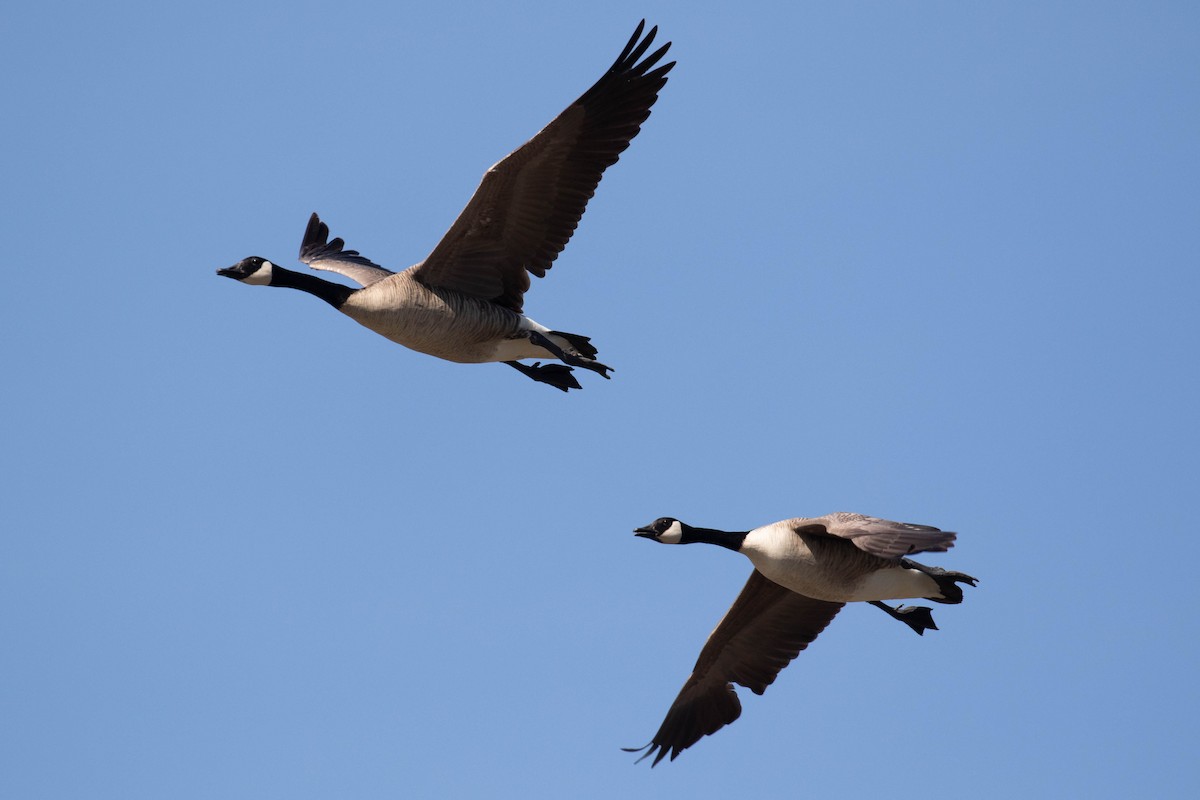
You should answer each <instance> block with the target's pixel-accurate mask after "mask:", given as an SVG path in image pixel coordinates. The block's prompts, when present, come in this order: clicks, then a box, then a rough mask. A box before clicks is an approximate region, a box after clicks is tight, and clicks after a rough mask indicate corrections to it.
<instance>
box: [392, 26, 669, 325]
mask: <svg viewBox="0 0 1200 800" xmlns="http://www.w3.org/2000/svg"><path fill="white" fill-rule="evenodd" d="M645 24H646V23H645V20H643V21H642V22H641V23H639V24H638V27H637V30H636V31H634V33H633V36H632V37H631V38H630V39H629V43H628V44H626V45H625V49H624V50H622V51H621V55H620V56H619V57H618V58H617V60H616V62H614V63H613V65H612V67H610V68H609V70H608V71H607V72H606V73H604V75H603V76H602V77H601V78H600V80H598V81H596V83H595V85H593V86H592V88H590V89H588V90H587V91H586V92H584V93H583V95H582V96H581V97H580V98H579V99H578V100H576V101H575V102H574V103H572V104H571V105H570V106H568V107H567V108H566V110H565V111H563V112H562V113H561V114H559V115H558V117H556V118H555V119H554V121H553V122H551V123H550V124H549V125H547V126H546V127H545V128H543V129H542V130H541V131H540V132H539V133H538V134H537V135H536V136H534V137H533V138H532V139H530V140H529V141H528V142H526V143H525V144H523V145H522V146H521V147H519V148H518V149H517V150H515V151H514V152H513V153H511V154H510V155H508V156H507V157H505V158H504V159H502V160H501V161H499V162H498V163H497V164H496V165H495V166H493V167H492V168H491V169H489V170H488V171H487V172H486V173H485V174H484V176H483V181H482V182H481V183H480V184H479V188H478V189H476V190H475V195H474V196H473V197H472V198H471V201H470V202H469V203H467V207H466V208H464V209H463V211H462V213H461V214H459V216H458V219H457V220H455V221H454V224H453V225H452V226H451V227H450V230H449V231H448V232H447V233H446V235H445V236H444V237H442V240H441V241H440V242H439V243H438V245H437V246H436V247H435V248H434V249H433V252H432V253H430V254H429V257H428V258H426V259H425V260H424V261H423V262H421V263H420V264H418V265H416V266H415V267H413V268H412V270H413V277H414V278H416V279H417V280H419V281H421V282H422V283H424V284H426V285H428V286H436V287H442V288H446V289H453V290H455V291H459V292H463V293H465V294H469V295H473V296H475V297H478V298H481V299H484V300H489V301H491V302H494V303H498V304H499V305H502V306H505V307H507V308H510V309H512V310H513V311H516V312H518V313H519V312H520V311H521V310H522V304H523V296H524V294H525V290H526V289H528V288H529V274H528V273H530V272H532V273H533V274H534V275H537V276H538V277H539V278H542V277H545V275H546V270H548V269H550V266H551V264H552V263H553V262H554V259H555V258H557V257H558V254H559V253H560V252H562V249H563V248H564V247H566V244H567V241H568V240H569V239H570V238H571V235H572V234H573V233H574V232H575V226H576V225H578V224H579V219H580V217H581V216H583V212H584V209H585V208H586V207H587V203H588V200H590V199H591V197H592V195H593V194H594V193H595V191H596V186H597V184H599V183H600V177H601V175H602V174H603V173H604V170H605V168H606V167H608V166H610V165H611V164H613V163H615V162H616V160H617V158H618V157H619V156H620V154H621V152H622V151H623V150H624V149H625V148H626V147H628V146H629V142H630V141H631V140H632V139H633V137H634V136H636V135H637V133H638V131H639V130H640V129H641V124H642V122H644V121H645V119H646V118H647V117H648V116H650V107H651V106H652V105H654V101H655V100H657V99H658V92H659V90H660V89H661V88H662V87H663V85H664V84H665V83H666V82H667V77H666V75H667V72H669V71H670V69H671V67H673V66H674V65H675V62H673V61H672V62H670V63H668V64H664V65H662V66H661V67H658V68H656V69H652V67H654V65H655V64H657V63H658V61H659V60H660V59H662V57H663V54H665V53H666V52H667V48H669V47H670V46H671V45H670V42H668V43H667V44H665V45H663V46H662V47H660V48H658V49H657V50H655V51H654V52H653V53H651V54H650V55H649V56H646V57H645V58H642V56H643V55H644V54H645V52H646V50H647V49H648V48H649V47H650V43H651V42H653V41H654V36H655V33H656V32H657V31H658V28H656V27H655V28H651V29H650V32H649V33H648V34H646V36H645V38H642V29H643V28H644V27H645ZM639 59H641V60H640V61H639Z"/></svg>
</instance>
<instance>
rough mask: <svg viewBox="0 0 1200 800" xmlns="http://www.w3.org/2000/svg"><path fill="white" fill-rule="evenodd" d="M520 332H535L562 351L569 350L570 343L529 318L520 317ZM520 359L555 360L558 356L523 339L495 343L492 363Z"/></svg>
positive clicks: (502, 340)
mask: <svg viewBox="0 0 1200 800" xmlns="http://www.w3.org/2000/svg"><path fill="white" fill-rule="evenodd" d="M521 330H523V331H537V332H538V333H541V334H544V335H545V336H546V338H548V339H550V341H552V342H554V343H555V344H557V345H558V346H559V347H561V348H563V349H564V350H569V349H570V348H571V344H570V342H568V341H567V340H565V339H563V338H562V337H561V336H553V335H551V333H550V329H549V328H547V327H546V326H545V325H542V324H540V323H538V322H536V321H534V320H532V319H530V318H529V317H525V316H522V317H521ZM522 358H541V359H557V358H558V356H556V355H554V354H553V353H551V352H550V351H549V350H547V349H545V348H544V347H538V346H537V345H535V344H534V343H533V342H531V341H529V340H528V339H526V338H525V337H523V336H522V337H520V338H518V339H501V340H499V341H498V342H496V346H495V350H494V352H493V353H492V358H491V360H492V361H517V360H520V359H522Z"/></svg>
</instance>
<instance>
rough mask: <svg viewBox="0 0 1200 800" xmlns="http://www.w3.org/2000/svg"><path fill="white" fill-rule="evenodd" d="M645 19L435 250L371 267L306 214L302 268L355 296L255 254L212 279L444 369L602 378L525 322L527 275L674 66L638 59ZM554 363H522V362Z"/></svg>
mask: <svg viewBox="0 0 1200 800" xmlns="http://www.w3.org/2000/svg"><path fill="white" fill-rule="evenodd" d="M644 28H645V22H644V21H643V22H642V23H640V24H639V25H638V27H637V30H635V31H634V33H633V36H632V37H630V39H629V42H628V43H627V44H626V46H625V48H624V50H622V51H621V54H620V55H619V56H618V57H617V60H616V61H615V62H614V63H613V65H612V67H610V68H609V70H608V71H607V72H605V74H604V75H603V76H601V78H600V79H599V80H598V81H597V82H596V83H595V84H594V85H593V86H592V87H591V88H590V89H588V90H587V91H586V92H584V93H583V95H581V96H580V97H579V99H577V100H576V101H575V102H574V103H572V104H571V105H570V106H568V107H567V108H566V109H565V110H564V111H563V112H562V113H561V114H559V115H558V116H557V117H556V118H555V119H554V120H552V121H551V122H550V124H549V125H547V126H546V127H545V128H543V129H542V130H541V131H540V132H539V133H538V134H537V135H536V136H534V137H533V138H532V139H530V140H529V141H528V142H526V143H525V144H524V145H522V146H521V147H520V148H518V149H517V150H515V151H513V152H512V153H511V154H509V155H508V156H506V157H505V158H503V159H501V160H500V161H499V162H497V163H496V164H495V165H494V166H492V167H491V168H490V169H489V170H488V171H487V172H486V173H485V174H484V176H483V180H482V182H481V183H480V185H479V188H478V189H477V190H476V191H475V194H474V196H473V197H472V198H471V200H470V202H468V203H467V206H466V208H464V209H463V211H462V213H461V214H459V217H458V219H457V220H455V222H454V224H453V225H452V226H451V227H450V230H449V231H448V232H447V233H446V235H445V236H444V237H442V240H441V241H440V242H439V243H438V244H437V246H436V247H435V248H434V249H433V251H432V252H431V253H430V254H429V256H427V257H426V258H425V260H423V261H421V262H420V263H418V264H415V265H413V266H412V267H409V268H408V269H406V270H404V271H402V272H393V271H392V270H389V269H386V268H384V267H381V266H380V265H378V264H376V263H375V262H373V261H371V260H370V259H368V258H366V257H364V256H362V255H361V254H360V253H358V252H357V251H355V250H347V249H345V243H344V242H343V241H342V240H341V239H340V238H338V239H333V240H332V241H330V239H329V228H328V226H327V225H326V224H325V223H324V222H322V221H321V220H320V218H319V217H318V216H317V215H316V214H313V215H312V217H311V218H310V219H309V223H308V228H307V229H306V230H305V234H304V239H303V240H302V242H301V245H300V261H301V262H303V263H305V264H307V265H308V266H310V267H312V268H313V269H319V270H331V271H334V272H338V273H340V274H342V275H344V276H346V277H348V278H350V279H351V280H353V281H355V282H357V283H359V284H360V285H361V287H362V288H359V289H355V288H352V287H349V286H345V285H343V284H340V283H334V282H332V281H327V280H323V279H321V278H318V277H316V276H315V275H311V274H308V273H298V272H294V271H292V270H288V269H285V268H283V267H280V266H279V265H277V264H274V263H272V262H271V261H268V260H267V259H265V258H262V257H260V256H251V257H249V258H245V259H242V260H241V261H240V262H238V263H237V264H235V265H233V266H232V267H228V268H225V269H221V270H218V271H217V272H218V274H220V275H223V276H225V277H229V278H234V279H236V280H239V281H241V282H243V283H248V284H252V285H260V286H278V287H285V288H292V289H300V290H301V291H305V292H308V293H309V294H312V295H315V296H317V297H319V298H321V299H322V300H325V301H326V302H327V303H329V304H330V305H332V306H333V307H334V308H336V309H337V310H338V311H341V312H342V313H344V314H345V315H346V316H348V317H350V318H351V319H353V320H355V321H356V322H358V323H360V324H361V325H364V326H366V327H367V328H370V329H371V330H373V331H375V332H376V333H379V334H380V335H382V336H385V337H386V338H388V339H390V340H392V341H393V342H396V343H398V344H402V345H404V346H405V347H408V348H410V349H412V350H416V351H418V352H422V353H427V354H429V355H432V356H436V357H438V358H442V359H445V360H447V361H455V362H459V363H483V362H492V361H500V362H504V363H507V364H509V365H510V366H512V367H514V368H516V369H517V370H519V371H520V372H521V373H522V374H524V375H527V376H528V377H530V378H532V379H534V380H536V381H539V382H541V383H547V384H550V385H551V386H554V387H556V388H558V389H561V390H563V391H567V390H568V389H578V388H580V386H579V382H578V380H576V378H575V377H574V376H573V375H572V374H571V372H572V367H582V368H584V369H588V370H591V371H593V372H596V373H598V374H600V375H602V376H603V377H605V378H607V377H608V372H609V371H611V368H610V367H608V366H606V365H604V364H602V363H600V362H599V361H597V360H596V358H595V356H596V354H597V353H596V348H595V347H593V346H592V344H591V342H590V340H589V339H588V337H586V336H581V335H579V334H572V333H565V332H563V331H557V330H551V329H550V328H547V327H546V326H544V325H541V324H539V323H537V322H535V321H534V320H533V319H531V318H529V317H527V316H525V314H524V294H525V291H526V290H527V289H528V288H529V275H530V274H533V275H536V276H538V277H545V275H546V271H547V270H548V269H550V268H551V266H552V265H553V262H554V260H555V259H556V258H557V257H558V254H559V253H560V252H561V251H562V250H563V248H564V247H565V246H566V244H567V242H568V241H569V240H570V238H571V235H572V234H573V233H574V231H575V228H576V226H577V225H578V223H579V220H580V218H581V217H582V216H583V212H584V210H585V209H586V207H587V202H588V200H589V199H591V197H592V195H593V194H594V193H595V190H596V186H597V185H598V184H599V182H600V178H601V177H602V175H603V173H604V170H605V169H606V168H607V167H609V166H610V165H612V164H613V163H615V162H616V161H617V159H618V158H619V156H620V153H621V152H622V151H624V150H625V148H626V147H628V146H629V143H630V141H632V139H633V137H634V136H636V135H637V134H638V132H639V131H640V130H641V124H642V123H643V122H644V121H645V120H646V118H647V117H648V116H649V115H650V108H651V106H653V105H654V102H655V101H656V100H657V99H658V92H659V90H661V89H662V87H663V86H664V85H665V84H666V82H667V73H668V72H669V71H670V70H671V68H672V67H673V66H674V64H675V62H670V63H667V64H663V65H662V66H656V65H657V64H658V62H659V61H660V60H661V59H662V57H663V55H664V54H665V53H666V52H667V49H668V48H669V47H670V46H671V45H670V43H669V42H668V43H667V44H665V45H663V46H662V47H659V48H658V49H657V50H655V51H654V52H652V53H650V54H649V55H646V51H647V50H648V49H649V47H650V44H651V43H652V42H653V41H654V37H655V34H656V33H657V30H658V29H657V28H651V29H650V30H649V32H646V34H645V36H643V35H642V34H643V31H644ZM531 358H532V359H542V360H552V359H557V360H558V361H561V362H562V363H559V364H547V365H544V366H543V365H542V364H541V363H536V364H532V365H529V364H522V363H520V361H521V359H531Z"/></svg>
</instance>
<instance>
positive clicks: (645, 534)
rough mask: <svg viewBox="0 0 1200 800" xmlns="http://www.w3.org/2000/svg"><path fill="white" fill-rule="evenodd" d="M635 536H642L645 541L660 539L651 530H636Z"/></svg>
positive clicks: (634, 530)
mask: <svg viewBox="0 0 1200 800" xmlns="http://www.w3.org/2000/svg"><path fill="white" fill-rule="evenodd" d="M633 535H634V536H641V537H642V538H643V539H657V538H658V534H657V533H655V532H654V531H652V530H651V529H649V528H634V529H633Z"/></svg>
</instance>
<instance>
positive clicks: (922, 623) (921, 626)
mask: <svg viewBox="0 0 1200 800" xmlns="http://www.w3.org/2000/svg"><path fill="white" fill-rule="evenodd" d="M867 602H869V603H870V604H871V605H873V606H875V607H876V608H879V609H882V610H883V611H884V612H885V613H886V614H887V615H888V616H889V617H891V618H892V619H898V620H900V621H901V622H903V623H904V624H905V625H907V626H908V627H910V628H912V629H913V630H914V631H916V632H917V635H918V636H924V635H925V631H936V630H937V629H938V626H937V625H935V624H933V614H932V613H930V608H929V607H928V606H896V607H895V608H892V607H891V606H889V605H888V604H887V603H881V602H880V601H878V600H868V601H867Z"/></svg>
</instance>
